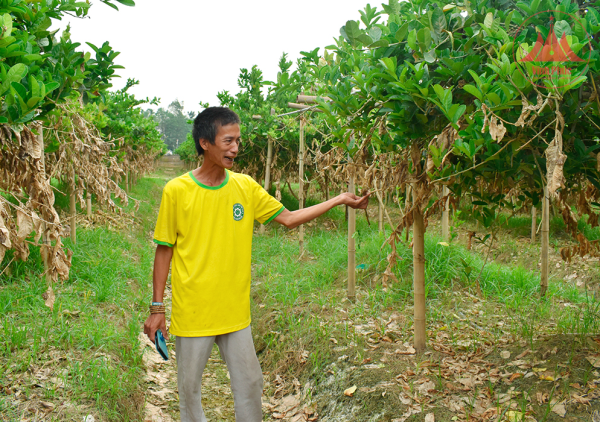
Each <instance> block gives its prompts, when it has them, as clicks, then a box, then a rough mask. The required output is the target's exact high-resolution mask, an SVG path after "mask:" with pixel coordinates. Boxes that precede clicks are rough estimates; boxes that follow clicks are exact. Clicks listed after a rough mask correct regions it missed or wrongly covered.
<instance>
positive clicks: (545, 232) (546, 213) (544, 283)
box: [540, 186, 550, 297]
mask: <svg viewBox="0 0 600 422" xmlns="http://www.w3.org/2000/svg"><path fill="white" fill-rule="evenodd" d="M549 235H550V198H549V196H548V186H544V202H543V206H542V278H541V280H540V296H541V297H544V296H545V295H546V290H548V246H549V243H550V236H549Z"/></svg>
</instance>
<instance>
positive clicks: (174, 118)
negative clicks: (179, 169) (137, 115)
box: [147, 99, 196, 151]
mask: <svg viewBox="0 0 600 422" xmlns="http://www.w3.org/2000/svg"><path fill="white" fill-rule="evenodd" d="M147 113H148V114H150V115H152V116H153V117H154V119H155V120H156V121H157V122H158V130H160V132H161V133H162V136H163V141H164V142H165V144H166V145H167V147H168V148H169V149H170V150H171V151H175V150H176V149H177V147H178V146H179V145H181V144H182V143H183V142H184V141H185V140H186V138H187V135H188V133H190V132H191V131H192V125H191V124H190V123H188V122H189V121H190V119H193V118H194V117H195V116H196V112H194V111H189V112H187V113H185V112H184V110H183V101H179V100H177V99H175V101H173V102H172V103H171V104H169V106H168V107H167V109H166V110H165V109H164V108H162V107H161V108H159V109H158V110H156V111H152V110H148V111H147Z"/></svg>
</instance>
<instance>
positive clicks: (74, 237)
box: [69, 181, 77, 244]
mask: <svg viewBox="0 0 600 422" xmlns="http://www.w3.org/2000/svg"><path fill="white" fill-rule="evenodd" d="M73 184H75V181H73ZM76 200H77V197H76V195H75V188H71V193H70V195H69V210H70V214H71V242H73V244H76V243H77V202H76Z"/></svg>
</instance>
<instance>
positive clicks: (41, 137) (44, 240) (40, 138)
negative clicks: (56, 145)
mask: <svg viewBox="0 0 600 422" xmlns="http://www.w3.org/2000/svg"><path fill="white" fill-rule="evenodd" d="M39 130H40V133H39V135H37V139H38V143H39V144H40V148H41V150H42V156H41V157H40V161H41V162H42V171H43V176H44V178H46V155H45V154H44V128H43V126H42V125H41V124H40V125H39ZM41 230H42V244H43V245H44V246H45V247H47V248H48V249H47V250H48V251H49V250H50V249H52V245H51V244H50V241H49V240H48V236H46V223H44V222H42V227H41ZM40 249H41V250H40V252H41V255H42V261H43V263H44V272H45V273H46V282H47V283H48V286H49V287H50V288H52V277H51V276H50V272H49V271H48V262H47V261H46V259H44V255H45V253H44V251H43V249H44V248H40Z"/></svg>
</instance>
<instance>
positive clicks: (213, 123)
mask: <svg viewBox="0 0 600 422" xmlns="http://www.w3.org/2000/svg"><path fill="white" fill-rule="evenodd" d="M231 124H238V125H239V124H240V118H239V116H238V115H237V114H236V113H235V112H234V111H232V110H230V109H228V108H227V107H208V108H206V109H204V111H203V112H202V113H199V114H198V115H197V116H196V118H195V119H194V129H193V130H192V137H193V138H194V143H195V144H196V151H198V155H203V154H204V149H203V148H202V146H201V145H200V139H205V140H207V141H208V142H210V143H211V144H212V145H214V144H215V138H216V137H217V133H219V128H220V127H221V126H227V125H231Z"/></svg>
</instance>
